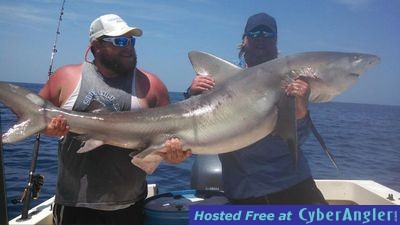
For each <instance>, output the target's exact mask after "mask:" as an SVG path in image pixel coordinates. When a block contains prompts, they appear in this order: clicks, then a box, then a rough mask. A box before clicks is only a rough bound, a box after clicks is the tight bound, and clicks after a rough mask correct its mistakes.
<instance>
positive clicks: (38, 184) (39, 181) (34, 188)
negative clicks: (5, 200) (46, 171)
mask: <svg viewBox="0 0 400 225" xmlns="http://www.w3.org/2000/svg"><path fill="white" fill-rule="evenodd" d="M43 184H44V176H43V175H41V174H36V175H33V176H32V181H31V183H28V186H27V187H25V189H24V191H23V192H22V195H21V198H20V199H13V200H11V202H12V203H13V204H18V203H22V202H24V200H25V199H26V198H29V197H32V199H35V200H36V199H38V198H39V192H40V189H41V188H42V186H43ZM29 193H30V194H29ZM29 195H30V196H29Z"/></svg>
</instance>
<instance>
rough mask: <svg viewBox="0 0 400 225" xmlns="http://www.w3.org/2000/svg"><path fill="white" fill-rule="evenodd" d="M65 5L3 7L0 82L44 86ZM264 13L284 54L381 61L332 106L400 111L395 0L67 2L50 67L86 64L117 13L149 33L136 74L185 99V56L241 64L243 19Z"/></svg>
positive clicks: (189, 72) (5, 2)
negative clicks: (96, 38) (342, 54)
mask: <svg viewBox="0 0 400 225" xmlns="http://www.w3.org/2000/svg"><path fill="white" fill-rule="evenodd" d="M61 3H62V1H61V0H2V1H1V2H0V26H1V29H0V37H1V41H0V49H1V50H0V67H1V68H2V73H1V75H0V80H2V81H16V82H28V83H44V82H45V81H46V79H47V72H48V69H49V63H50V54H51V50H52V47H53V43H54V40H55V32H56V28H57V23H58V17H59V11H60V7H61ZM258 12H267V13H269V14H270V15H272V16H274V17H275V18H276V20H277V22H278V36H279V43H278V46H279V51H280V54H281V55H288V54H293V53H298V52H305V51H325V50H327V51H347V52H365V53H372V54H376V55H378V56H380V57H381V60H382V61H381V63H380V64H379V65H378V66H377V67H376V68H374V69H372V70H370V71H369V72H367V73H366V74H365V76H363V77H361V78H360V80H359V82H357V83H356V84H355V85H354V86H353V87H352V88H351V89H350V90H348V91H347V92H345V93H343V94H342V95H340V96H338V97H336V98H335V99H334V101H340V102H354V103H370V104H385V105H386V104H389V105H400V97H399V96H400V89H399V87H398V86H399V84H400V76H399V75H400V74H399V73H400V44H399V40H400V1H398V0H324V1H320V0H301V1H300V0H299V1H295V0H248V1H243V0H242V1H236V0H167V1H164V0H124V1H122V0H67V1H66V4H65V11H64V16H63V21H62V22H61V35H60V36H59V40H58V45H57V49H58V52H57V54H56V56H55V61H54V68H58V67H59V66H61V65H64V64H75V63H81V62H82V61H83V56H84V52H85V49H86V47H87V45H88V29H89V25H90V23H91V21H92V20H93V19H95V18H96V17H98V16H99V15H102V14H106V13H115V14H119V15H120V16H122V17H123V18H124V19H125V20H126V21H127V22H128V24H130V25H131V26H138V27H140V28H142V29H143V31H144V35H143V36H142V37H140V38H139V39H138V40H137V42H136V43H137V44H136V50H137V53H138V57H139V60H138V66H139V67H140V68H143V69H145V70H147V71H151V72H153V73H156V74H157V75H158V76H159V77H160V78H161V79H162V80H163V81H164V82H165V84H166V85H167V87H168V89H169V90H170V91H183V90H185V89H186V87H187V86H188V85H189V84H190V82H191V80H192V78H193V76H194V72H193V69H192V68H191V65H190V63H189V60H188V58H187V53H188V52H189V51H191V50H200V51H206V52H209V53H212V54H214V55H217V56H219V57H221V58H224V59H226V60H229V61H233V62H236V61H237V53H238V51H237V45H238V44H239V42H240V40H241V36H242V32H243V28H244V25H245V23H246V20H247V18H248V17H249V16H250V15H252V14H255V13H258Z"/></svg>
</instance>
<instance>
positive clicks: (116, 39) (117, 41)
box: [101, 37, 136, 47]
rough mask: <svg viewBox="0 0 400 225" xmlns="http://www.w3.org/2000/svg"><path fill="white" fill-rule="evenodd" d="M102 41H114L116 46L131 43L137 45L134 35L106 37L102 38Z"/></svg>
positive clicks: (133, 45)
mask: <svg viewBox="0 0 400 225" xmlns="http://www.w3.org/2000/svg"><path fill="white" fill-rule="evenodd" d="M101 40H102V41H105V42H110V43H112V44H113V45H114V46H117V47H125V46H127V45H128V44H129V43H131V45H132V47H135V42H136V39H135V38H134V37H129V38H128V37H106V38H102V39H101Z"/></svg>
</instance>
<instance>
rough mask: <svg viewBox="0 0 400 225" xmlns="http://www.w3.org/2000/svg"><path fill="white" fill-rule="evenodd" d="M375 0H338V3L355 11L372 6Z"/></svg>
mask: <svg viewBox="0 0 400 225" xmlns="http://www.w3.org/2000/svg"><path fill="white" fill-rule="evenodd" d="M374 1H375V0H336V2H337V3H338V4H341V5H344V6H345V7H346V8H348V9H350V10H354V11H359V10H366V9H369V8H370V6H372V4H373V2H374Z"/></svg>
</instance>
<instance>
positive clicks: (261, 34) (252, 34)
mask: <svg viewBox="0 0 400 225" xmlns="http://www.w3.org/2000/svg"><path fill="white" fill-rule="evenodd" d="M246 35H247V36H248V37H250V38H252V39H255V38H260V37H264V38H275V37H276V33H274V32H268V31H265V30H258V31H249V32H247V34H246Z"/></svg>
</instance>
